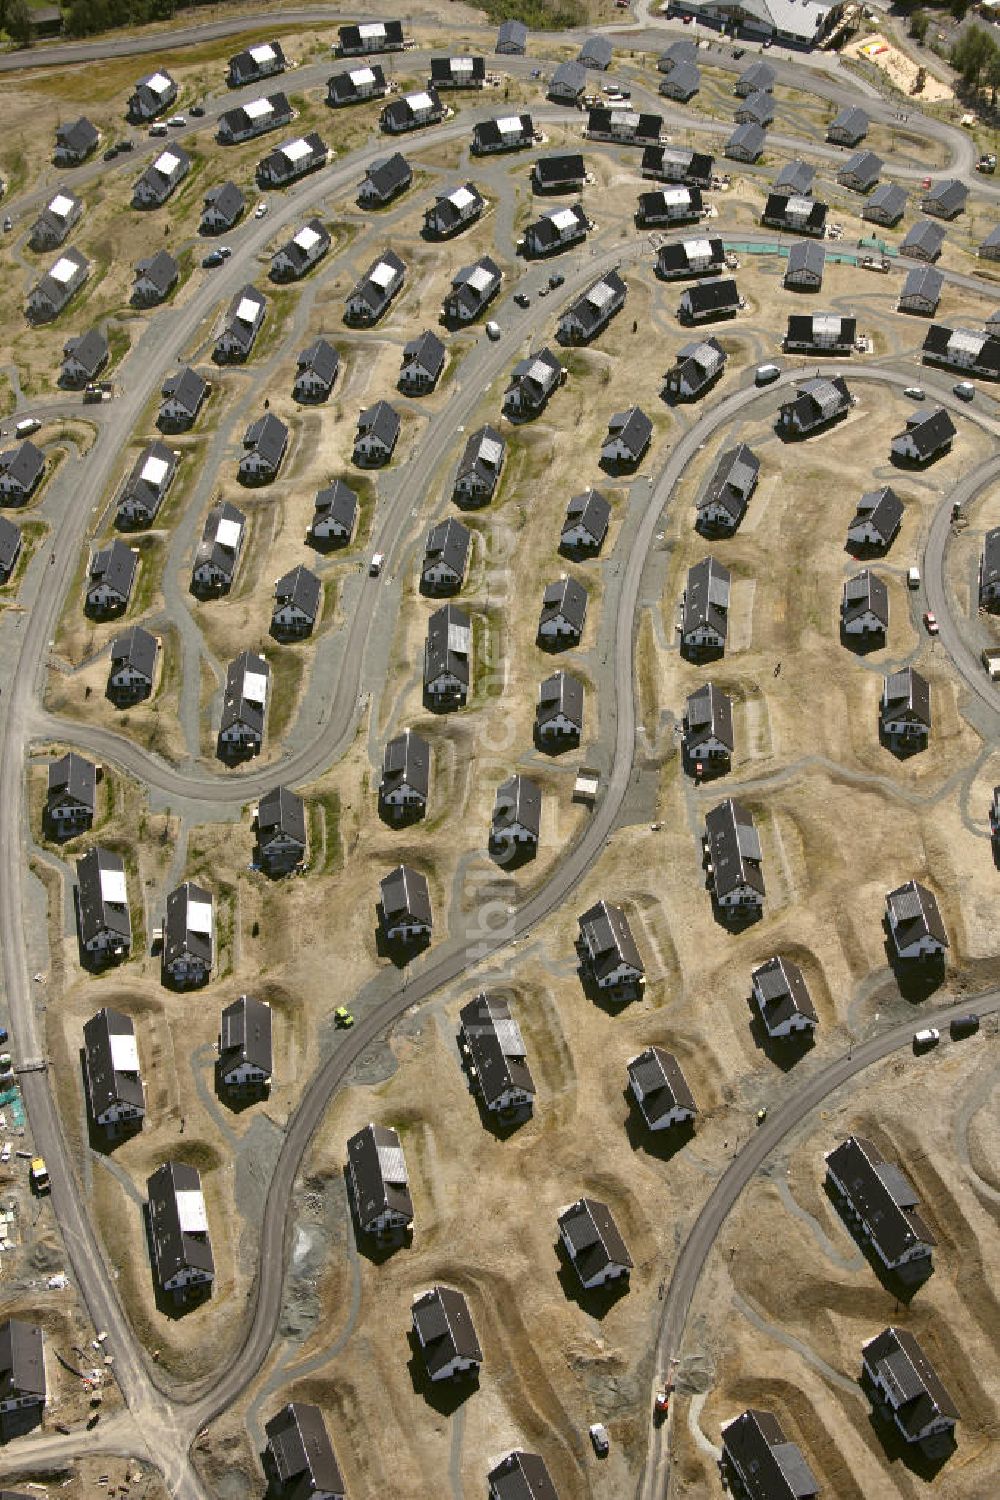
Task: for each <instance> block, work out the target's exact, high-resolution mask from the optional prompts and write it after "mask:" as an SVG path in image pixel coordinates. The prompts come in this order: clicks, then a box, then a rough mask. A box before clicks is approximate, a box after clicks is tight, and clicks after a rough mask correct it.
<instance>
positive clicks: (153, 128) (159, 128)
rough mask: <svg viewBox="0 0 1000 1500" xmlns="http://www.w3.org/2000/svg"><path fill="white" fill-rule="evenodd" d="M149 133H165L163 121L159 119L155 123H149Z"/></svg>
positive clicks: (165, 128)
mask: <svg viewBox="0 0 1000 1500" xmlns="http://www.w3.org/2000/svg"><path fill="white" fill-rule="evenodd" d="M149 133H150V135H166V134H167V127H166V126H165V125H164V123H163V121H162V120H160V121H159V122H158V123H157V124H156V125H150V127H149Z"/></svg>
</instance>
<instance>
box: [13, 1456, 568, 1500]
mask: <svg viewBox="0 0 1000 1500" xmlns="http://www.w3.org/2000/svg"><path fill="white" fill-rule="evenodd" d="M486 1483H487V1484H488V1485H489V1486H490V1494H491V1495H495V1496H496V1500H559V1496H558V1494H557V1492H556V1487H555V1485H554V1484H553V1483H552V1477H551V1475H550V1474H549V1471H548V1468H547V1467H546V1464H545V1460H544V1459H543V1458H542V1457H541V1455H540V1454H538V1453H526V1452H525V1451H524V1449H523V1448H514V1449H512V1450H511V1452H510V1453H506V1454H504V1456H503V1458H501V1459H499V1460H498V1461H497V1463H496V1464H495V1465H494V1466H493V1468H492V1469H491V1470H490V1472H489V1473H488V1474H487V1476H486ZM0 1500H2V1497H0Z"/></svg>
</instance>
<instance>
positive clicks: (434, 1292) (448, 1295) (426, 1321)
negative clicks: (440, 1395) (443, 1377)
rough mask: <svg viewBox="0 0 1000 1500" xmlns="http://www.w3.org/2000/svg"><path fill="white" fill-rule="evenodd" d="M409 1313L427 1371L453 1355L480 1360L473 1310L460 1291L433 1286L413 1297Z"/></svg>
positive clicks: (432, 1370)
mask: <svg viewBox="0 0 1000 1500" xmlns="http://www.w3.org/2000/svg"><path fill="white" fill-rule="evenodd" d="M412 1316H413V1326H414V1328H415V1329H416V1330H417V1332H418V1336H419V1338H420V1343H421V1345H422V1346H423V1353H424V1360H425V1361H426V1364H427V1370H428V1373H429V1374H430V1375H433V1374H434V1373H435V1371H437V1370H441V1369H444V1367H445V1366H446V1365H447V1364H448V1363H449V1362H450V1361H451V1360H452V1359H454V1358H455V1357H456V1355H457V1356H459V1357H461V1358H462V1359H469V1360H475V1361H476V1363H477V1364H478V1363H481V1362H482V1358H483V1351H482V1349H481V1348H480V1347H479V1340H478V1338H477V1337H476V1330H475V1328H474V1327H473V1323H472V1314H471V1313H470V1312H469V1304H468V1303H467V1302H466V1300H465V1298H464V1297H463V1295H462V1293H461V1292H456V1291H454V1290H453V1288H452V1287H449V1286H435V1287H432V1288H431V1290H430V1291H429V1292H424V1293H423V1295H422V1296H420V1297H418V1298H417V1299H416V1300H415V1301H414V1303H413V1307H412Z"/></svg>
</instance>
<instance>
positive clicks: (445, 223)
mask: <svg viewBox="0 0 1000 1500" xmlns="http://www.w3.org/2000/svg"><path fill="white" fill-rule="evenodd" d="M485 208H486V199H485V198H484V197H483V195H482V193H481V192H480V191H479V189H478V188H477V187H476V185H475V183H474V182H464V183H460V184H459V185H458V186H457V187H453V188H449V190H448V191H447V192H446V193H435V195H434V202H433V203H432V204H431V205H430V207H429V208H425V209H424V233H425V234H426V235H429V236H430V237H431V238H432V239H438V240H445V239H449V238H450V237H451V236H452V235H453V234H461V232H462V230H463V229H468V227H469V225H470V224H474V223H475V222H476V220H477V219H479V218H481V217H482V215H483V212H484V210H485Z"/></svg>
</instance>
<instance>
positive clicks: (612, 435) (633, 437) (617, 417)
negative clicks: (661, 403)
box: [605, 406, 653, 458]
mask: <svg viewBox="0 0 1000 1500" xmlns="http://www.w3.org/2000/svg"><path fill="white" fill-rule="evenodd" d="M652 436H653V424H652V422H651V421H650V420H649V418H648V417H647V416H646V413H645V412H644V411H643V409H642V407H641V406H630V407H629V409H628V410H627V411H619V412H615V414H614V416H613V417H612V418H611V420H610V421H609V422H608V435H607V437H606V438H605V442H606V443H608V442H611V441H613V440H614V439H617V440H618V441H619V442H620V443H623V444H624V445H625V446H626V447H627V448H628V450H629V452H630V453H631V454H632V456H633V457H634V458H638V457H640V456H641V455H642V454H643V453H644V452H645V451H646V448H647V447H648V445H649V440H650V438H651V437H652Z"/></svg>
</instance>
